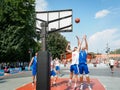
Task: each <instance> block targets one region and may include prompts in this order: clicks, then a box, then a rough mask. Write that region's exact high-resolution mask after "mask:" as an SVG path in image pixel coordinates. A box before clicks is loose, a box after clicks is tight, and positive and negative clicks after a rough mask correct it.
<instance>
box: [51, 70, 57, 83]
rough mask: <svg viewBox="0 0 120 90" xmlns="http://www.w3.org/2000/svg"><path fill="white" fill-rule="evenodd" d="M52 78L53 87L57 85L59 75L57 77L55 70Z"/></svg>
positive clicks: (52, 72)
mask: <svg viewBox="0 0 120 90" xmlns="http://www.w3.org/2000/svg"><path fill="white" fill-rule="evenodd" d="M51 76H52V77H53V81H52V84H53V85H56V81H57V75H56V73H55V71H54V70H52V71H51Z"/></svg>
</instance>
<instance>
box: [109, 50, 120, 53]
mask: <svg viewBox="0 0 120 90" xmlns="http://www.w3.org/2000/svg"><path fill="white" fill-rule="evenodd" d="M110 54H120V49H116V50H114V51H111V52H110Z"/></svg>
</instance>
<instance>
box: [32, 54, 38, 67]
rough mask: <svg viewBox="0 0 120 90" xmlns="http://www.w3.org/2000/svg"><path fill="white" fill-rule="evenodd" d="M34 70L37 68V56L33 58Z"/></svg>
mask: <svg viewBox="0 0 120 90" xmlns="http://www.w3.org/2000/svg"><path fill="white" fill-rule="evenodd" d="M32 68H37V56H34V58H33V63H32Z"/></svg>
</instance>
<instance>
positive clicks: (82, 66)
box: [79, 63, 89, 74]
mask: <svg viewBox="0 0 120 90" xmlns="http://www.w3.org/2000/svg"><path fill="white" fill-rule="evenodd" d="M79 71H80V74H83V73H84V72H85V74H88V73H89V71H88V66H87V64H83V63H81V64H79Z"/></svg>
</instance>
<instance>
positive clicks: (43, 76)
mask: <svg viewBox="0 0 120 90" xmlns="http://www.w3.org/2000/svg"><path fill="white" fill-rule="evenodd" d="M41 27H42V29H41V39H42V51H39V52H38V61H37V84H36V90H50V60H49V59H50V55H49V52H47V51H46V50H47V49H46V35H47V27H48V23H47V22H42V23H41Z"/></svg>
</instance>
